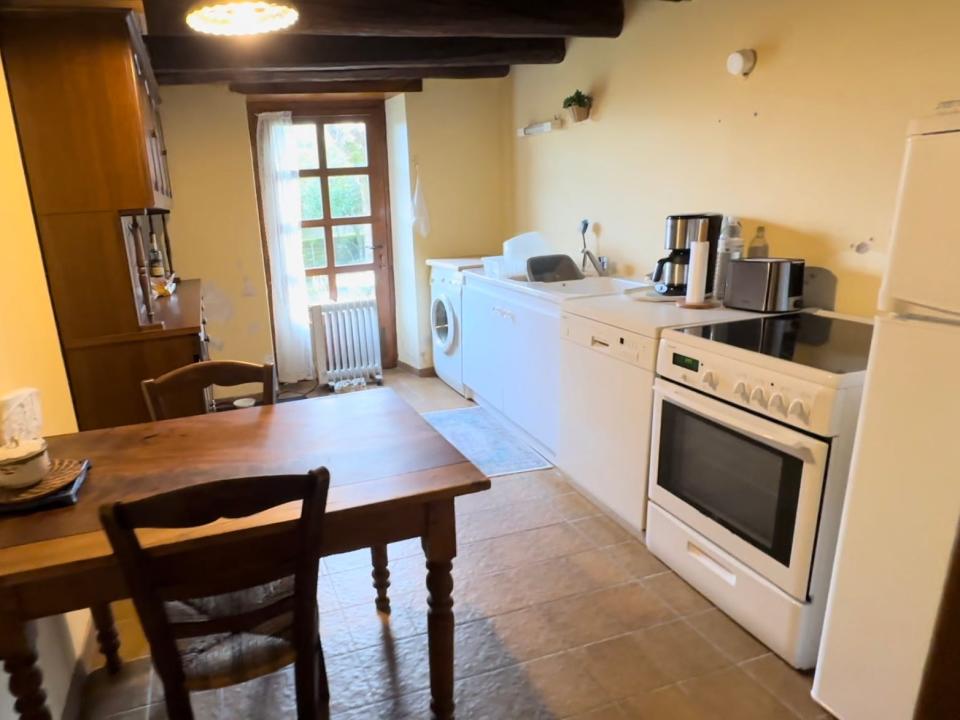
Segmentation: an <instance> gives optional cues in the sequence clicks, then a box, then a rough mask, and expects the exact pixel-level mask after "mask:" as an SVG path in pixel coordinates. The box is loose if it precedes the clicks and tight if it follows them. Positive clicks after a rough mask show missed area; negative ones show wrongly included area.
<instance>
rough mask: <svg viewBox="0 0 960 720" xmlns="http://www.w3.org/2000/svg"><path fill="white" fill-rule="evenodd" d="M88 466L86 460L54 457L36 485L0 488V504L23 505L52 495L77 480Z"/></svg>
mask: <svg viewBox="0 0 960 720" xmlns="http://www.w3.org/2000/svg"><path fill="white" fill-rule="evenodd" d="M86 466H87V461H86V460H65V459H64V458H54V459H53V460H51V461H50V472H48V473H47V475H46V477H45V478H43V480H41V481H40V482H38V483H37V484H36V485H31V486H30V487H25V488H17V489H11V488H0V505H4V506H8V507H9V506H16V505H22V504H25V503H31V502H34V501H35V500H39V499H40V498H43V497H46V496H47V495H52V494H53V493H55V492H58V491H60V490H63V488H65V487H67V485H69V484H70V483H72V482H73V481H74V480H76V479H77V476H78V475H79V474H80V473H82V472H83V471H84V470H85V469H86Z"/></svg>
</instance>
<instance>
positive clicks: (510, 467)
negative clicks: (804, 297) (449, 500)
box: [423, 407, 553, 477]
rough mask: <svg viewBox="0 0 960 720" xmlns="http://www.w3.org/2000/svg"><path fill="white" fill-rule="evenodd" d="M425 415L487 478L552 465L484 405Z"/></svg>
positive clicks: (543, 468) (541, 468) (540, 468)
mask: <svg viewBox="0 0 960 720" xmlns="http://www.w3.org/2000/svg"><path fill="white" fill-rule="evenodd" d="M423 417H424V419H425V420H426V421H427V422H428V423H430V424H431V425H433V427H434V428H436V430H437V432H438V433H440V434H441V435H443V436H444V437H445V438H446V439H447V440H448V441H449V443H450V444H451V445H453V446H454V447H455V448H456V449H457V450H459V451H460V452H461V453H462V454H463V455H464V456H465V457H466V458H467V459H468V460H469V461H470V462H472V463H473V464H474V465H476V466H477V467H478V468H479V469H480V471H481V472H482V473H483V474H484V475H486V476H487V477H497V476H498V475H513V474H514V473H522V472H529V471H531V470H547V469H549V468H552V467H553V465H551V464H550V463H549V462H547V461H546V460H545V459H544V458H543V457H542V456H541V455H540V454H539V453H537V452H536V451H534V450H533V448H531V447H529V446H528V445H526V444H525V443H524V442H523V441H521V440H518V439H517V438H516V437H514V436H513V435H512V434H511V433H510V431H509V430H507V429H506V428H504V427H503V426H502V425H501V424H500V423H499V422H497V420H496V419H495V418H494V417H493V416H492V415H490V413H488V412H487V411H486V410H484V409H483V408H480V407H473V408H461V409H459V410H440V411H438V412H429V413H424V414H423Z"/></svg>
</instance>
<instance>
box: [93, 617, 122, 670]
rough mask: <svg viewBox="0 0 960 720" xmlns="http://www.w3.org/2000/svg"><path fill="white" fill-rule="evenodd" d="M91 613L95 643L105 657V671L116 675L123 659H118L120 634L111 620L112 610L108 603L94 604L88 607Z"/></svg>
mask: <svg viewBox="0 0 960 720" xmlns="http://www.w3.org/2000/svg"><path fill="white" fill-rule="evenodd" d="M90 613H91V614H92V615H93V624H94V626H95V627H96V628H97V644H98V645H99V646H100V652H101V653H102V654H103V656H104V657H105V658H106V659H107V672H109V673H110V674H111V675H116V674H117V673H118V672H120V668H121V667H122V665H123V660H121V659H120V652H119V651H120V636H119V635H117V626H116V625H115V624H114V622H113V611H112V610H111V609H110V603H104V604H103V605H95V606H94V607H92V608H90Z"/></svg>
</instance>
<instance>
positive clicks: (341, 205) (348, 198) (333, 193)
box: [304, 175, 370, 218]
mask: <svg viewBox="0 0 960 720" xmlns="http://www.w3.org/2000/svg"><path fill="white" fill-rule="evenodd" d="M327 182H328V183H329V184H330V185H329V187H330V215H331V217H335V218H347V217H365V216H368V215H370V178H369V177H367V176H366V175H338V176H335V177H331V178H329V179H328V180H327ZM304 217H306V215H304Z"/></svg>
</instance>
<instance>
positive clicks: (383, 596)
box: [370, 545, 390, 613]
mask: <svg viewBox="0 0 960 720" xmlns="http://www.w3.org/2000/svg"><path fill="white" fill-rule="evenodd" d="M370 556H371V557H372V558H373V587H375V588H376V590H377V610H379V611H380V612H382V613H389V612H390V598H389V597H388V596H387V588H389V587H390V569H389V568H388V567H387V546H386V545H374V546H373V547H372V548H370Z"/></svg>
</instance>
